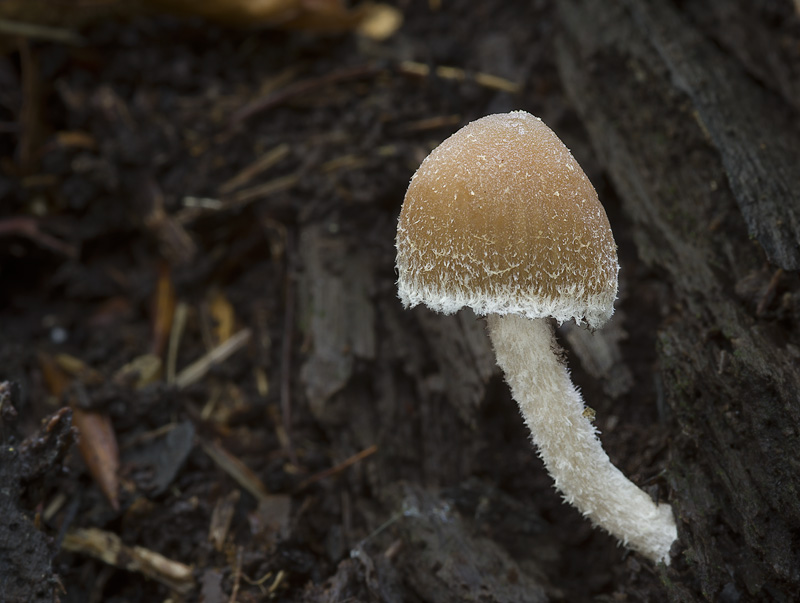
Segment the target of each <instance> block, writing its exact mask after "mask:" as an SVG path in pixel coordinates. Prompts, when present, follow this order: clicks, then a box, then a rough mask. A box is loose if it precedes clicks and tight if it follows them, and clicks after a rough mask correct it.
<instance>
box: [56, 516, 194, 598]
mask: <svg viewBox="0 0 800 603" xmlns="http://www.w3.org/2000/svg"><path fill="white" fill-rule="evenodd" d="M61 546H62V548H63V549H65V550H67V551H71V552H73V553H84V554H86V555H90V556H92V557H95V558H96V559H100V560H101V561H103V562H104V563H107V564H109V565H113V566H115V567H119V568H122V569H125V570H128V571H129V572H139V573H141V574H144V575H145V576H147V577H149V578H152V579H153V580H155V581H157V582H160V583H161V584H164V585H166V586H167V587H169V588H171V589H173V590H175V591H177V592H178V593H181V594H187V593H188V592H189V591H191V590H192V589H193V588H194V578H193V577H192V568H191V567H190V566H188V565H184V564H183V563H179V562H177V561H173V560H172V559H168V558H166V557H164V556H163V555H160V554H159V553H156V552H155V551H151V550H150V549H146V548H144V547H141V546H126V545H125V544H123V542H122V539H121V538H120V537H119V536H117V535H116V534H114V533H112V532H106V531H104V530H100V529H98V528H87V529H76V530H69V531H68V532H67V534H66V536H65V537H64V541H63V543H62V545H61Z"/></svg>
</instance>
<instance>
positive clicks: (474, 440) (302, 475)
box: [0, 0, 668, 603]
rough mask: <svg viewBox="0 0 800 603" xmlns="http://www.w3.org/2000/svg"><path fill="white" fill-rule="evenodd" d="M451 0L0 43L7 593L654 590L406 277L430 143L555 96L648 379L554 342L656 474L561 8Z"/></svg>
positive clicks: (404, 594)
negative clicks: (407, 246) (562, 48)
mask: <svg viewBox="0 0 800 603" xmlns="http://www.w3.org/2000/svg"><path fill="white" fill-rule="evenodd" d="M442 4H443V7H442V8H439V9H437V8H436V7H435V5H436V3H424V2H404V3H399V8H400V9H401V11H402V14H403V18H404V21H403V25H402V27H401V28H400V29H399V30H398V31H397V32H396V33H395V34H394V35H393V36H392V37H390V38H389V39H387V40H384V41H375V40H371V39H368V38H365V37H361V36H359V35H356V34H352V33H346V34H342V35H320V34H317V33H313V32H307V31H281V30H268V31H253V30H242V29H236V28H224V27H220V26H218V25H214V24H210V23H208V22H205V21H200V20H196V19H178V18H173V17H165V16H149V17H139V18H134V19H126V20H113V19H106V20H102V21H99V22H95V23H92V24H90V25H88V26H86V27H83V28H82V29H81V31H80V35H81V36H82V38H83V43H82V44H79V45H71V44H63V43H58V42H52V41H42V40H35V39H19V40H17V41H16V42H15V43H14V44H13V45H12V47H11V48H9V49H7V50H6V52H5V54H4V55H3V56H0V82H2V83H0V155H2V157H0V162H1V163H0V382H3V385H0V407H2V417H1V418H0V426H1V431H0V438H2V442H3V450H2V453H1V454H2V457H0V508H1V509H2V511H3V513H4V514H5V517H7V518H10V519H9V520H8V521H7V522H5V525H4V526H3V527H2V528H0V591H2V592H3V593H4V595H3V597H0V600H2V601H45V600H47V601H53V600H60V601H62V602H93V601H107V602H115V601H119V602H122V601H126V602H139V601H157V600H167V599H168V598H171V600H187V601H199V600H202V601H206V602H207V603H218V602H223V601H234V600H235V601H240V602H246V601H262V600H278V601H382V600H385V601H410V602H413V601H479V600H480V601H541V600H546V599H548V598H549V599H550V600H564V601H589V600H601V601H602V600H607V601H651V602H653V601H660V600H665V595H664V591H663V586H662V583H661V577H660V570H658V569H657V568H655V567H653V566H652V564H650V563H649V562H647V561H646V560H644V559H641V558H639V557H637V556H636V555H632V554H628V553H626V552H625V551H624V550H623V549H622V548H621V547H618V546H617V544H616V543H615V542H614V541H613V539H611V538H610V537H608V536H607V535H605V534H602V533H600V532H598V531H595V530H593V529H592V528H591V526H590V525H588V523H587V522H585V521H584V520H583V519H582V518H581V517H580V515H579V514H578V513H577V512H576V511H574V510H572V509H571V508H569V507H567V506H566V505H564V504H563V503H562V502H561V500H560V498H559V496H558V494H557V493H556V492H555V491H554V490H553V488H552V484H551V481H550V478H549V477H548V476H547V475H546V473H545V472H544V469H543V467H542V465H541V462H540V461H539V460H538V458H537V457H536V453H535V449H534V448H533V447H532V445H531V444H530V442H529V440H528V436H527V434H526V431H525V429H524V427H523V425H522V421H521V420H520V419H519V416H518V412H517V410H516V407H515V405H514V403H513V401H512V400H511V399H510V396H509V394H508V392H507V388H506V386H505V384H504V383H503V381H502V377H501V376H500V375H499V374H498V372H497V370H496V369H495V368H494V363H493V361H492V360H491V358H490V357H489V359H488V360H486V359H482V360H480V361H476V364H475V366H477V367H478V368H480V369H481V370H482V371H483V372H482V373H480V375H479V379H476V383H477V385H475V388H476V389H475V390H474V391H472V393H471V394H470V395H472V396H473V399H474V400H473V402H474V403H470V404H465V405H463V406H460V407H459V406H458V402H457V401H456V403H454V402H453V396H452V395H448V392H447V391H445V390H446V389H447V387H448V383H450V381H449V380H448V379H449V377H448V375H450V376H452V375H458V374H459V373H458V370H457V368H453V367H452V366H451V367H449V368H448V367H447V362H446V360H442V357H441V355H438V356H437V352H436V349H439V350H441V348H436V345H437V344H436V343H435V342H433V341H432V340H433V339H435V338H436V337H438V333H436V331H429V330H428V329H427V328H423V326H422V325H435V324H437V322H436V321H437V320H438V319H439V317H436V316H434V315H433V314H432V313H428V312H427V311H426V310H423V309H418V310H415V311H413V312H405V311H404V310H403V309H402V308H401V307H400V303H399V301H397V299H396V296H395V292H394V280H395V273H394V269H393V261H394V246H393V245H394V227H395V224H396V219H397V215H398V212H399V209H400V204H401V202H402V199H403V194H404V192H405V188H406V185H407V183H408V180H409V178H410V176H411V175H412V174H413V172H414V170H415V169H416V166H418V165H419V163H420V161H421V160H422V159H423V158H424V157H425V155H426V154H427V152H428V151H429V150H430V149H431V148H433V146H435V145H436V144H437V143H438V142H440V141H441V140H443V139H444V138H445V137H447V136H448V135H449V134H450V133H452V132H453V131H455V130H456V129H457V128H458V127H460V125H462V124H464V123H466V122H468V121H470V120H472V119H475V118H478V117H480V116H482V115H485V114H488V113H494V112H502V111H508V110H512V109H525V110H528V111H530V112H532V113H534V114H535V115H538V116H540V117H542V118H543V119H544V121H545V122H546V123H548V124H549V125H550V126H551V127H552V128H553V129H554V130H555V131H556V132H558V133H559V135H560V136H561V137H562V138H563V139H564V140H565V142H566V143H567V145H568V146H569V147H570V148H572V150H573V152H574V154H575V155H576V157H577V158H578V159H579V161H580V162H581V164H582V165H584V166H585V169H586V171H587V173H588V175H589V176H590V178H591V179H592V180H593V182H595V185H596V187H597V189H598V192H599V193H600V197H601V199H602V200H603V202H604V204H605V205H606V207H607V211H608V213H609V217H610V219H611V221H612V225H613V226H614V229H615V232H616V233H617V238H618V243H619V246H620V254H621V261H622V265H623V278H626V279H627V280H628V283H629V286H628V287H627V289H626V290H627V292H628V293H627V295H628V298H636V299H637V300H638V304H637V307H638V308H639V310H638V314H637V309H636V308H629V307H627V305H626V300H625V299H622V300H620V306H619V310H618V314H619V316H625V318H626V322H625V331H624V336H625V338H624V340H623V341H622V344H621V349H622V350H623V351H622V355H623V357H622V360H621V364H622V365H624V366H625V367H626V369H625V370H626V371H628V372H627V373H625V374H626V375H628V376H630V375H634V376H635V379H633V380H631V379H628V378H623V379H622V381H623V383H622V384H621V385H620V384H617V385H618V387H611V388H609V387H608V383H607V380H606V381H604V376H603V375H594V376H593V375H592V374H590V373H591V371H589V370H585V369H584V368H583V367H582V365H581V362H580V361H579V360H578V358H577V357H575V355H574V354H573V352H572V351H570V348H571V345H568V344H567V343H566V342H567V341H572V340H571V339H569V337H566V338H565V345H566V347H567V348H568V352H569V354H570V362H571V364H572V367H573V371H574V375H575V378H576V381H578V382H579V384H580V385H581V387H582V389H583V391H584V393H585V395H586V398H587V401H588V403H589V404H590V405H591V406H592V407H593V408H594V409H595V410H596V411H597V416H598V418H597V424H598V427H599V429H600V431H601V432H602V433H603V434H604V435H603V439H604V445H605V447H606V449H607V450H608V452H609V455H610V456H611V458H612V460H614V462H615V463H617V464H618V466H620V468H621V469H622V470H623V471H624V472H625V473H626V474H627V475H630V476H632V477H633V479H635V480H636V481H637V482H638V483H640V484H646V485H648V486H649V487H652V488H654V492H656V493H658V492H660V494H661V495H662V496H667V495H668V492H667V491H666V489H665V488H664V487H663V483H662V482H661V479H660V477H659V476H660V472H661V471H662V469H663V467H664V465H665V463H666V461H667V458H666V446H665V441H666V440H665V438H666V435H665V433H666V430H665V429H664V424H663V421H661V420H660V419H663V417H659V416H658V413H657V412H656V411H655V410H653V409H656V408H657V407H658V404H657V403H658V390H657V384H656V383H655V379H654V377H653V374H654V371H653V363H654V357H653V352H652V350H653V343H652V337H654V335H653V334H652V333H653V331H652V326H653V324H654V321H655V319H656V318H655V315H656V314H657V312H654V311H653V308H654V307H657V306H658V303H659V285H658V282H657V280H656V279H655V278H654V277H653V275H650V274H649V273H648V272H647V271H646V270H645V269H644V268H642V267H641V266H640V265H638V263H637V260H636V257H635V252H634V251H633V247H632V244H631V242H630V240H629V237H628V235H627V234H626V225H625V222H624V218H623V217H622V216H621V215H620V212H619V208H618V205H617V202H616V200H615V198H614V193H613V190H612V189H611V187H610V186H609V185H608V184H607V183H606V181H605V179H604V176H603V174H602V172H601V171H600V170H599V169H598V167H597V163H596V161H594V160H593V159H592V151H591V148H590V147H589V145H588V143H587V138H586V135H585V133H584V132H583V131H582V130H581V126H580V121H579V120H578V118H577V117H576V115H575V114H574V112H573V111H572V109H571V108H570V104H569V102H568V100H567V99H566V98H565V96H564V93H563V91H562V89H561V87H560V84H559V78H558V73H557V70H556V67H555V64H554V61H553V57H552V54H553V39H554V36H556V35H557V23H556V20H555V15H554V12H553V9H552V6H551V3H548V2H502V3H491V2H471V1H466V0H464V1H460V2H444V3H442ZM328 300H330V301H331V303H332V305H331V306H328V305H326V303H327V301H328ZM326 308H332V309H331V314H335V315H334V316H328V315H326V314H325V312H326ZM334 310H335V311H334ZM651 313H652V314H653V316H648V315H649V314H651ZM442 320H444V318H442ZM620 320H621V319H620ZM462 322H463V320H462ZM472 322H473V324H474V325H478V328H477V331H476V330H475V329H474V328H473V327H470V326H465V327H464V328H465V332H467V333H473V334H474V333H475V332H477V337H478V338H481V337H483V335H482V330H483V328H482V325H481V323H480V322H476V321H474V320H473V321H472ZM438 324H441V325H444V324H453V323H444V322H441V323H438ZM431 328H432V329H435V328H436V327H435V326H432V327H431ZM441 329H442V332H445V334H447V333H446V329H445V327H441ZM470 329H472V330H470ZM341 331H346V333H342V332H341ZM432 333H433V335H432ZM337 346H339V347H337ZM475 349H476V350H481V351H482V352H486V350H487V349H488V344H486V343H485V342H478V343H476V344H475ZM431 350H433V351H431ZM489 352H490V350H489ZM457 360H458V359H456V361H457ZM448 371H449V372H448ZM609 392H611V393H609ZM612 394H613V395H612ZM63 409H70V410H63ZM43 422H44V423H43ZM76 431H79V432H80V434H81V435H80V438H76V437H75V434H76ZM76 440H79V444H78V443H76ZM659 486H660V490H659ZM136 547H139V548H136Z"/></svg>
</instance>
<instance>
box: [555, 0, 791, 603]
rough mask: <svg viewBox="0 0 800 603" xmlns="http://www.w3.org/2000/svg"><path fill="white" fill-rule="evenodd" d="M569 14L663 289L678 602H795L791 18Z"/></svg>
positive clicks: (607, 7)
mask: <svg viewBox="0 0 800 603" xmlns="http://www.w3.org/2000/svg"><path fill="white" fill-rule="evenodd" d="M559 6H560V14H561V17H562V21H563V25H564V29H563V35H561V37H560V39H559V41H558V43H557V61H558V65H559V71H560V74H561V77H562V81H563V84H564V86H565V88H566V90H567V94H568V96H569V98H570V99H571V100H572V102H573V103H574V105H575V107H576V109H577V111H578V112H579V114H580V116H581V119H582V121H583V123H584V125H585V127H586V128H587V130H588V132H589V134H590V137H591V140H592V143H593V145H594V147H595V150H596V152H597V156H598V157H599V158H600V159H601V161H602V162H603V165H604V167H605V168H606V170H607V171H608V174H609V175H610V178H611V180H612V182H613V184H614V187H615V189H616V191H617V192H618V194H619V195H620V197H621V201H622V206H623V210H624V213H625V214H626V215H627V217H628V218H629V219H630V221H631V228H632V235H633V238H634V240H635V244H636V250H637V253H638V255H639V257H640V258H641V259H642V260H643V261H644V262H645V263H646V264H647V265H648V266H650V267H651V268H652V269H653V270H655V271H656V272H657V273H658V274H660V275H661V277H662V282H665V283H666V284H667V290H668V293H667V295H668V304H669V309H668V311H667V312H666V315H665V316H664V317H663V319H662V320H661V321H660V322H659V324H658V337H657V350H658V366H659V374H658V376H659V379H660V384H661V388H662V391H663V396H664V398H665V399H666V401H667V402H668V405H669V408H670V409H671V412H672V416H673V421H672V433H671V436H670V443H669V449H670V460H669V463H668V479H669V483H670V487H671V490H672V492H673V494H672V497H673V498H672V502H673V504H674V508H675V511H676V514H677V518H678V524H679V534H680V544H679V545H678V546H677V547H676V550H675V551H674V552H675V553H677V558H676V559H675V562H674V564H673V567H672V568H671V569H670V570H669V571H667V572H665V573H664V574H663V578H664V580H665V584H666V585H667V588H668V592H669V594H670V595H671V597H672V598H673V599H674V600H695V598H696V597H698V595H700V594H702V596H704V597H706V598H708V599H711V600H724V601H734V600H786V601H788V600H794V599H793V598H794V597H795V596H797V593H798V592H800V499H799V498H798V489H799V488H800V463H799V462H798V460H797V450H798V445H799V444H800V396H799V395H798V391H799V390H800V370H798V361H799V360H800V347H798V343H800V339H799V338H798V335H799V334H800V333H799V332H798V318H800V315H799V314H798V310H800V305H798V279H797V269H798V267H800V264H799V263H798V262H799V260H800V224H799V223H798V217H799V216H800V119H798V99H800V94H798V91H799V90H800V77H798V75H800V72H799V71H798V67H799V66H800V65H799V64H798V62H797V51H796V49H794V50H790V47H789V46H788V45H787V44H786V43H785V42H786V41H787V40H789V39H790V37H788V36H787V35H785V34H787V32H788V27H789V25H788V23H789V18H788V17H787V16H786V11H784V13H783V16H781V13H780V11H777V3H770V2H766V3H749V2H728V1H723V0H707V1H704V2H697V3H694V2H693V3H686V6H685V9H684V10H683V11H681V12H679V11H678V10H677V8H676V7H675V5H674V4H673V3H669V2H648V1H638V0H621V1H612V2H604V3H602V6H601V5H600V3H594V2H580V1H569V2H563V3H560V5H559ZM784 8H787V7H784ZM782 23H783V24H785V25H786V27H784V28H783V29H782V28H781V24H782ZM795 43H796V38H795Z"/></svg>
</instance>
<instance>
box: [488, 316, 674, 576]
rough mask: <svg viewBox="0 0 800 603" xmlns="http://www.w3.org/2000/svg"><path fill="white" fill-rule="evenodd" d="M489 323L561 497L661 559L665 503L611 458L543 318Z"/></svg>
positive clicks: (670, 532)
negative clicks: (630, 476)
mask: <svg viewBox="0 0 800 603" xmlns="http://www.w3.org/2000/svg"><path fill="white" fill-rule="evenodd" d="M488 321H489V335H490V336H491V339H492V344H493V345H494V349H495V353H496V354H497V363H498V364H499V365H500V368H502V369H503V372H504V373H505V376H506V381H507V382H508V384H509V386H510V387H511V393H512V395H513V396H514V399H515V400H516V401H517V403H518V404H519V408H520V411H521V412H522V416H523V418H524V419H525V423H526V424H527V426H528V428H529V429H530V431H531V434H532V435H533V442H534V443H535V444H536V446H537V447H538V449H539V455H540V456H541V458H542V460H543V461H544V464H545V467H547V471H548V472H549V473H550V475H551V476H552V477H553V479H554V480H555V485H556V488H557V489H558V490H559V491H560V492H561V493H562V494H563V496H564V499H565V500H566V501H567V502H569V503H570V504H571V505H573V506H575V507H577V508H578V510H579V511H580V512H581V513H583V514H584V515H585V516H586V517H589V518H590V519H591V520H592V522H593V523H594V524H595V525H598V526H600V527H602V528H603V529H605V530H607V531H608V532H609V533H611V534H612V535H613V536H615V537H616V538H618V539H619V540H620V541H621V542H622V544H624V545H625V546H628V547H630V548H632V549H633V550H635V551H638V552H639V553H641V554H642V555H645V556H647V557H649V558H650V559H652V560H653V561H656V562H659V561H663V562H664V563H666V564H667V565H668V564H669V560H670V559H669V549H670V546H671V545H672V543H673V541H674V540H675V539H676V538H677V536H678V534H677V529H676V527H675V519H674V517H673V515H672V508H671V507H670V505H668V504H664V503H662V504H660V505H656V504H655V503H654V502H653V501H652V499H651V498H650V497H649V496H648V495H647V494H645V493H644V492H643V491H642V490H640V489H639V488H638V487H637V486H636V485H635V484H634V483H633V482H631V481H630V480H629V479H628V478H627V477H625V476H624V475H623V474H622V472H621V471H620V470H619V469H617V468H616V467H615V466H614V465H612V464H611V461H610V460H609V458H608V455H607V454H606V453H605V451H604V450H603V447H602V445H601V443H600V440H599V439H598V438H597V430H596V429H595V427H594V425H593V424H592V423H591V422H590V421H589V420H588V419H587V418H586V417H584V416H583V412H584V408H585V407H584V404H583V399H582V398H581V395H580V393H579V392H578V390H577V389H576V387H575V386H574V385H573V383H572V379H571V378H570V376H569V371H568V369H567V367H566V366H565V365H564V364H563V363H562V362H561V360H560V359H559V358H558V357H557V355H556V354H555V353H554V348H555V346H556V343H555V340H554V337H553V327H552V325H551V324H550V322H549V321H548V320H547V319H542V318H538V319H533V320H531V319H528V318H522V317H519V316H515V315H505V316H498V315H489V317H488Z"/></svg>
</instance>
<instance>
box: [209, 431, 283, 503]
mask: <svg viewBox="0 0 800 603" xmlns="http://www.w3.org/2000/svg"><path fill="white" fill-rule="evenodd" d="M200 445H201V446H202V447H203V451H205V453H206V454H207V455H208V456H209V457H211V460H212V461H214V462H215V463H216V464H217V466H218V467H219V468H220V469H222V470H223V471H224V472H225V473H227V474H228V475H230V476H231V477H232V478H233V479H235V480H236V481H237V482H238V484H239V485H240V486H242V488H244V489H245V490H247V491H248V492H249V493H250V494H252V495H253V496H254V497H255V498H256V500H258V501H259V502H261V501H264V500H267V499H268V498H269V497H270V493H269V491H268V490H267V487H266V486H265V485H264V482H262V481H261V479H259V477H258V476H257V475H256V474H255V473H253V471H252V470H251V469H250V468H249V467H248V466H247V465H245V464H244V463H243V462H242V461H241V460H240V459H238V458H237V457H235V456H233V455H232V454H231V453H230V452H228V451H227V450H226V449H225V448H223V446H222V444H220V443H219V442H216V441H206V440H203V439H201V440H200Z"/></svg>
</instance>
